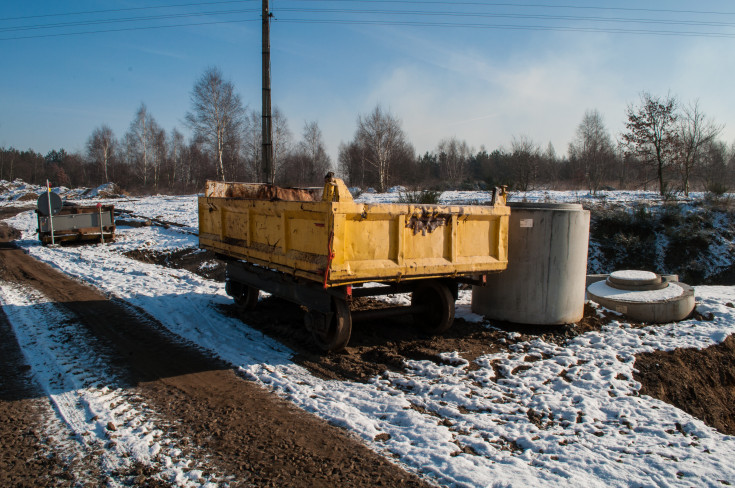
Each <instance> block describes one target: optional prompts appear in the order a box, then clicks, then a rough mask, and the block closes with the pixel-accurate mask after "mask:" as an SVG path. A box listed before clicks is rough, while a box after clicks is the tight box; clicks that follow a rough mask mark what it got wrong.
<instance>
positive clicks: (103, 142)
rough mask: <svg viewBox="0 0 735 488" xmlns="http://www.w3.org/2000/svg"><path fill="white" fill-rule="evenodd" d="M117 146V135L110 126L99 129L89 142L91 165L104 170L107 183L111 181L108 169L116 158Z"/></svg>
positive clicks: (102, 126) (88, 152)
mask: <svg viewBox="0 0 735 488" xmlns="http://www.w3.org/2000/svg"><path fill="white" fill-rule="evenodd" d="M116 146H117V141H116V140H115V134H114V133H113V132H112V129H110V127H109V126H108V125H101V126H99V127H97V128H96V129H95V130H94V131H93V132H92V135H91V136H89V140H88V141H87V156H88V158H89V160H90V162H91V163H93V164H96V165H98V166H99V167H100V168H101V169H102V174H103V176H104V178H105V181H106V182H107V181H110V176H109V174H108V171H107V169H108V167H109V166H110V164H111V161H112V159H113V157H114V154H115V147H116Z"/></svg>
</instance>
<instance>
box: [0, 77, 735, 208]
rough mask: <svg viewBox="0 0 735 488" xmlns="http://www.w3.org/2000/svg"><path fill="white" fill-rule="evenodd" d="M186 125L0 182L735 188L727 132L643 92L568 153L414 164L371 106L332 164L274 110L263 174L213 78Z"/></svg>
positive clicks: (406, 146)
mask: <svg viewBox="0 0 735 488" xmlns="http://www.w3.org/2000/svg"><path fill="white" fill-rule="evenodd" d="M190 102H191V107H190V110H189V112H187V114H186V116H185V122H186V125H187V127H188V129H190V132H191V134H192V135H191V137H190V138H189V139H188V140H187V139H186V138H185V137H184V135H183V134H182V133H181V132H180V131H179V130H178V129H177V128H174V129H172V130H171V131H170V132H166V130H165V129H163V128H162V127H161V126H160V125H159V124H158V123H157V122H156V120H155V118H154V117H153V115H152V114H151V113H150V111H149V110H148V108H147V107H146V105H145V104H141V105H140V107H139V108H138V110H137V111H136V113H135V115H134V117H133V120H132V121H131V123H130V126H129V128H128V130H127V131H126V132H125V134H122V135H121V136H120V137H117V136H116V135H115V134H114V133H113V131H112V129H111V128H110V127H109V126H107V125H105V124H102V125H100V126H99V127H97V128H95V129H94V131H93V132H92V134H91V135H90V136H89V138H88V140H87V143H86V147H85V151H83V152H81V153H72V154H70V153H67V152H66V151H65V150H64V149H59V150H53V151H50V152H49V153H48V154H46V155H45V156H44V155H41V154H39V153H36V152H34V151H33V150H27V151H20V150H17V149H14V148H12V147H11V148H0V179H5V180H12V179H16V178H20V179H22V180H24V181H27V182H30V183H35V184H43V183H45V181H46V180H47V179H48V180H49V181H50V182H51V183H52V185H54V186H57V185H62V186H68V187H78V186H88V187H91V186H97V185H99V184H101V183H104V182H108V181H112V182H115V183H117V184H118V185H119V186H121V187H122V188H124V189H126V190H128V191H132V192H136V193H151V192H154V193H155V192H163V193H182V192H197V191H201V190H202V188H203V187H204V182H205V181H206V180H207V179H219V180H223V181H270V180H273V181H274V182H275V183H276V184H278V185H281V186H321V184H322V182H323V177H324V175H325V174H326V173H327V172H328V171H330V170H337V172H338V174H340V176H342V177H343V178H344V179H345V180H346V181H347V183H348V184H349V185H350V186H359V187H361V188H362V189H366V188H369V187H372V188H375V189H376V190H377V191H381V192H382V191H386V190H387V189H388V188H390V187H391V186H393V185H403V186H406V187H408V188H417V189H432V190H447V189H482V188H489V187H492V186H499V185H507V186H508V187H510V188H511V189H515V190H531V189H537V188H545V189H587V190H590V191H592V192H595V191H598V190H600V189H610V188H614V189H658V190H659V191H660V192H661V194H662V195H665V194H667V193H670V192H673V191H682V192H683V193H685V194H688V193H689V191H691V190H705V191H709V192H713V193H723V192H726V191H730V190H731V189H732V188H735V144H733V146H732V147H730V148H728V146H727V145H726V143H725V142H723V141H721V140H720V139H719V135H720V133H721V131H722V128H723V127H722V126H721V125H719V124H717V123H716V122H715V121H713V120H712V119H711V118H709V117H707V116H706V115H705V114H704V112H703V111H702V109H701V108H700V106H699V103H698V102H696V101H695V102H693V103H689V104H682V103H680V101H679V100H678V99H677V98H676V97H673V96H671V95H667V96H664V97H661V96H655V95H651V94H650V93H645V92H644V93H642V94H641V95H640V99H639V100H638V101H637V102H636V103H631V104H630V105H628V107H627V108H626V111H625V120H626V122H625V131H624V132H623V133H622V134H619V135H618V136H617V137H615V138H614V137H613V135H612V134H611V133H610V131H609V130H608V129H607V128H606V126H605V123H604V121H603V118H602V115H601V114H600V113H599V112H598V111H597V110H589V111H587V112H586V113H585V115H584V117H583V119H582V121H581V122H580V124H579V125H578V127H577V129H576V132H575V135H574V139H573V140H572V142H570V143H569V146H568V148H567V154H566V155H565V156H559V155H557V153H556V150H555V148H554V147H553V145H552V144H551V143H549V144H548V145H546V146H545V147H543V148H542V146H541V144H538V143H536V142H535V141H533V140H531V139H530V138H528V137H525V136H518V137H514V138H513V139H512V140H511V142H510V146H509V147H508V148H502V147H501V148H497V149H494V150H492V151H490V152H488V150H486V149H485V148H484V147H481V148H480V149H479V150H475V149H473V148H471V147H470V146H469V145H468V144H467V142H466V141H464V140H461V139H459V138H457V137H448V138H446V139H443V140H441V141H439V142H438V143H437V146H436V148H435V149H434V150H433V151H427V152H425V153H424V154H416V151H415V149H414V147H413V145H412V144H411V143H410V142H409V140H408V137H407V135H406V134H405V132H404V131H403V129H402V127H401V122H400V120H399V119H398V118H397V117H396V116H395V115H393V114H392V113H390V112H389V111H386V110H384V109H383V108H382V107H381V106H379V105H378V106H376V107H375V108H374V109H373V110H372V111H371V112H369V113H367V114H360V115H358V117H357V121H356V122H357V124H356V125H357V127H356V130H355V133H354V136H353V138H352V140H350V141H348V142H346V143H342V144H341V145H340V147H339V157H338V161H337V162H336V164H333V162H332V161H331V160H330V158H329V156H328V154H327V152H326V149H325V144H324V140H323V134H322V132H321V129H320V128H319V125H318V123H317V122H316V121H308V122H306V123H305V124H304V126H303V128H302V131H301V137H300V138H299V140H295V139H294V137H293V134H292V132H291V131H290V130H289V126H288V121H287V119H286V117H285V116H284V115H283V113H282V112H281V111H280V110H279V109H278V108H276V109H275V110H274V112H273V115H272V124H273V153H274V154H273V163H274V164H273V167H272V173H271V174H265V173H264V169H263V168H262V147H263V146H262V131H261V127H262V125H261V124H262V115H261V114H260V113H259V112H258V111H256V110H250V109H248V108H246V107H244V106H243V103H242V101H241V99H240V96H239V95H238V94H237V93H236V92H235V89H234V86H233V84H232V83H231V82H229V81H227V80H224V79H223V77H222V74H221V73H220V71H219V70H218V69H217V68H208V69H207V70H205V72H204V73H203V74H202V76H201V78H199V79H198V80H197V81H196V83H195V85H194V88H193V90H192V92H191V100H190Z"/></svg>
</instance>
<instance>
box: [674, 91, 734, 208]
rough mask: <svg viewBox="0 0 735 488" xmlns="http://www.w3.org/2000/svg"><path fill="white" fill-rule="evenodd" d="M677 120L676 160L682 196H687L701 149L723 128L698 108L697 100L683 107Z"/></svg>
mask: <svg viewBox="0 0 735 488" xmlns="http://www.w3.org/2000/svg"><path fill="white" fill-rule="evenodd" d="M682 111H683V113H682V116H681V118H680V119H679V125H678V133H679V134H678V138H679V155H678V158H677V162H678V166H679V172H680V173H681V182H682V187H683V189H684V194H685V195H686V196H689V183H690V181H691V175H692V170H693V169H694V168H695V167H696V166H697V165H698V164H699V162H700V158H701V152H702V150H703V148H704V147H705V146H706V145H707V144H709V143H710V142H711V141H713V140H714V139H715V137H717V136H718V134H719V133H720V132H722V129H723V127H724V126H722V125H718V124H715V122H714V121H713V120H712V119H709V118H707V117H706V116H705V114H704V112H702V110H701V109H700V108H699V100H695V101H694V102H693V103H690V104H689V105H687V106H685V107H683V109H682Z"/></svg>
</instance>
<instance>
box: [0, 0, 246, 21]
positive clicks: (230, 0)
mask: <svg viewBox="0 0 735 488" xmlns="http://www.w3.org/2000/svg"><path fill="white" fill-rule="evenodd" d="M255 1H257V0H226V1H220V2H196V3H176V4H169V5H157V6H150V7H128V8H113V9H106V10H86V11H81V12H61V13H56V14H39V15H26V16H24V17H6V18H4V19H0V22H4V21H6V20H23V19H39V18H43V17H68V16H70V15H90V14H103V13H112V12H130V11H133V10H154V9H161V8H176V7H195V6H197V7H199V6H203V5H220V4H223V3H244V2H255Z"/></svg>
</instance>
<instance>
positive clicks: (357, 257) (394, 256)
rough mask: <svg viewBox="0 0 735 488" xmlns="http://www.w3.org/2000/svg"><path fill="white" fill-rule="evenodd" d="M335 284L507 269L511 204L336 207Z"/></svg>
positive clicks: (361, 205) (332, 269)
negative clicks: (507, 205)
mask: <svg viewBox="0 0 735 488" xmlns="http://www.w3.org/2000/svg"><path fill="white" fill-rule="evenodd" d="M335 210H336V213H335V216H334V235H335V239H334V252H335V257H334V260H333V261H332V264H331V268H330V273H329V281H330V283H332V284H339V283H352V282H361V281H366V280H369V279H371V280H403V279H416V278H424V277H440V276H458V275H467V274H479V273H487V272H493V271H501V270H503V269H505V268H506V267H507V263H508V258H507V252H508V251H507V245H508V244H507V243H508V240H507V235H508V217H509V215H510V209H509V208H508V207H506V206H504V205H497V206H435V205H405V204H379V205H365V204H357V205H352V206H350V205H347V204H342V205H338V206H337V207H335Z"/></svg>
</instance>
